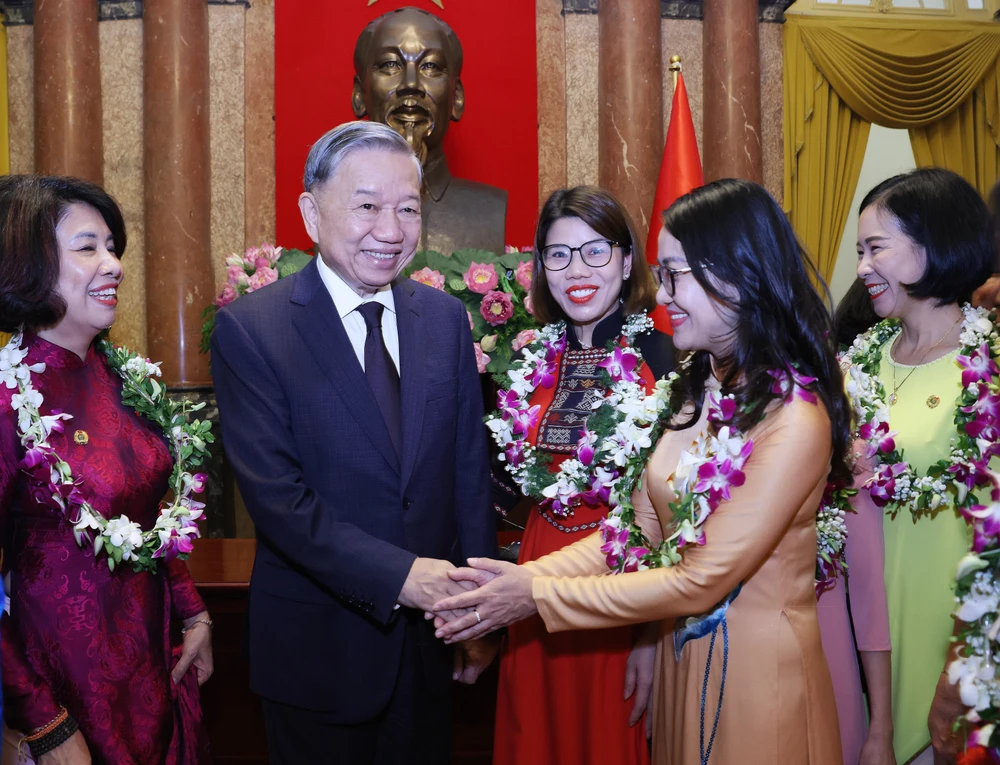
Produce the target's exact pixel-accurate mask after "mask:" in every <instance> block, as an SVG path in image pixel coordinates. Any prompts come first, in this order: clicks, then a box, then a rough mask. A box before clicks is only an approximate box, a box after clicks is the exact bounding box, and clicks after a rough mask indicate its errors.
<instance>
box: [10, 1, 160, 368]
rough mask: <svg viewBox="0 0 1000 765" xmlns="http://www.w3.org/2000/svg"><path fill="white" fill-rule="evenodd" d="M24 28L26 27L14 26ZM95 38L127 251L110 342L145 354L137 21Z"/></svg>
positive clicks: (109, 171)
mask: <svg viewBox="0 0 1000 765" xmlns="http://www.w3.org/2000/svg"><path fill="white" fill-rule="evenodd" d="M18 28H19V29H30V27H18ZM97 29H98V34H99V35H100V40H101V112H102V122H103V129H104V187H105V188H106V189H107V191H108V193H110V194H111V195H112V196H113V197H114V198H115V199H117V200H118V204H119V205H120V206H121V208H122V213H123V214H124V216H125V230H126V231H127V232H128V247H127V248H126V250H125V257H124V259H123V261H122V265H123V267H124V270H125V282H124V283H123V285H122V288H121V290H120V291H119V293H118V312H117V316H116V319H115V326H114V328H113V329H112V338H113V339H114V341H115V342H117V343H121V344H123V345H126V346H128V347H129V348H134V349H136V350H138V351H141V352H143V353H145V351H146V268H145V255H146V248H145V244H146V242H145V227H144V221H143V177H142V67H139V66H136V65H135V62H137V61H142V21H141V20H140V19H129V20H128V21H116V22H114V23H110V24H109V23H102V24H98V25H97Z"/></svg>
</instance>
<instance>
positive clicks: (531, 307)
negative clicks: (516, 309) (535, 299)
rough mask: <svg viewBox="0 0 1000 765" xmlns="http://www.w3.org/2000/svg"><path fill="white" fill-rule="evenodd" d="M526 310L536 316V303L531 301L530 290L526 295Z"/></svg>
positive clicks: (530, 314) (529, 314)
mask: <svg viewBox="0 0 1000 765" xmlns="http://www.w3.org/2000/svg"><path fill="white" fill-rule="evenodd" d="M524 310H525V311H527V312H528V316H534V315H535V311H534V304H533V303H532V302H531V293H530V292H529V293H528V294H527V295H525V296H524Z"/></svg>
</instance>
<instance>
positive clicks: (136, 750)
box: [0, 176, 212, 765]
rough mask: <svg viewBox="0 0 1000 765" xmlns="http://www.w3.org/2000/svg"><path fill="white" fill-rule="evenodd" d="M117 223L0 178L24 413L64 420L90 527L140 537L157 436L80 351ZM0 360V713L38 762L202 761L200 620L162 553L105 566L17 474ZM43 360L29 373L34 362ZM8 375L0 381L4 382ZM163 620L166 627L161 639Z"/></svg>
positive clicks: (148, 518) (90, 353)
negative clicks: (116, 526)
mask: <svg viewBox="0 0 1000 765" xmlns="http://www.w3.org/2000/svg"><path fill="white" fill-rule="evenodd" d="M124 249H125V226H124V221H123V219H122V214H121V211H120V210H119V208H118V206H117V204H115V202H114V200H113V199H112V198H111V197H110V196H109V195H108V194H106V193H105V192H104V191H103V190H101V189H100V188H98V187H97V186H93V185H92V184H89V183H85V182H83V181H77V180H75V179H70V178H49V177H37V176H8V177H6V178H3V179H0V331H5V332H15V331H17V330H18V328H19V327H22V326H23V327H24V336H23V340H22V343H21V346H20V347H21V348H26V350H27V357H26V358H25V359H24V361H23V364H22V365H21V366H22V367H23V366H24V365H32V366H34V370H33V373H32V374H31V385H32V387H33V388H34V389H35V390H36V391H37V392H38V393H40V394H41V395H42V398H43V403H42V404H41V407H40V413H41V414H42V415H50V414H53V413H56V412H59V411H61V412H64V413H66V414H69V415H71V416H72V419H69V420H67V421H66V422H65V427H64V428H63V429H62V431H61V432H56V431H53V432H52V433H51V435H49V438H48V440H49V443H50V444H51V446H52V447H53V448H54V450H55V453H56V454H57V455H58V457H59V458H61V459H62V460H64V461H65V462H66V463H68V465H69V466H70V468H71V470H72V474H73V476H74V477H76V478H78V479H79V484H78V489H79V491H80V492H82V494H83V496H84V498H85V499H86V500H87V501H88V502H89V503H90V505H91V506H93V508H95V509H96V510H97V511H99V512H100V513H101V514H102V515H103V516H104V517H105V518H109V519H110V518H112V517H114V516H122V515H125V516H128V519H129V520H131V521H134V522H137V523H138V524H139V525H140V526H141V527H142V528H143V529H151V528H152V527H153V524H154V523H155V521H156V519H157V515H158V505H159V502H160V499H161V498H162V497H163V496H164V494H165V493H166V491H167V482H168V478H169V476H170V474H171V471H172V468H173V461H172V458H171V455H170V452H169V450H168V448H167V445H166V441H165V440H164V437H163V432H162V430H161V429H160V428H159V427H158V426H156V425H154V424H153V423H151V422H149V421H148V420H146V419H145V418H143V417H140V416H139V415H137V414H136V413H135V412H134V411H133V410H132V409H130V408H126V407H125V406H124V405H123V404H122V400H121V394H122V381H121V378H120V377H119V376H118V375H117V374H116V373H115V372H114V371H113V370H112V369H110V368H109V367H108V365H107V363H106V361H105V357H104V354H103V353H101V352H100V351H98V350H97V349H96V347H95V343H94V341H95V338H96V337H97V335H98V334H99V333H100V332H101V331H103V330H105V329H107V328H108V327H110V326H111V323H112V321H113V320H114V317H115V306H116V304H117V291H118V287H119V285H120V284H121V281H122V277H123V272H122V265H121V262H120V260H119V258H120V256H121V254H122V252H123V251H124ZM5 351H6V356H3V355H0V522H2V526H3V571H4V574H6V575H9V576H10V593H9V596H10V614H9V616H5V617H4V618H3V619H2V620H0V665H2V677H3V696H4V714H5V716H6V721H7V724H8V725H9V726H10V727H11V728H12V729H14V730H15V731H19V732H20V733H22V734H24V735H25V736H26V737H27V745H28V747H29V748H30V750H31V753H32V755H33V756H34V758H35V760H36V761H37V763H38V765H50V764H51V765H87V764H88V763H102V764H106V765H153V764H154V763H169V765H194V764H195V763H204V762H208V761H209V760H210V758H209V755H208V747H207V736H206V735H205V731H204V729H203V727H202V725H201V719H200V717H201V714H200V709H199V704H198V686H199V685H200V683H202V682H204V681H205V680H206V679H207V678H208V676H209V675H210V674H211V672H212V652H211V620H210V619H209V616H208V613H207V611H206V610H205V605H204V603H203V602H202V600H201V598H200V597H199V596H198V593H197V591H196V590H195V586H194V583H193V581H192V580H191V576H190V575H189V574H188V572H187V568H186V566H185V565H184V563H182V562H181V561H180V560H177V559H173V560H171V561H169V562H166V563H164V562H163V561H162V560H161V561H160V562H159V564H158V566H157V569H156V572H155V573H150V572H148V571H147V572H143V573H137V572H135V571H134V570H133V568H132V566H131V565H129V563H128V562H126V561H123V562H122V563H121V564H120V565H118V566H117V567H116V568H115V569H114V570H113V571H112V570H110V569H109V565H108V560H107V558H106V557H105V555H103V554H102V555H97V554H95V550H94V547H93V546H92V545H87V544H85V545H84V546H83V547H80V546H78V545H77V543H76V541H75V539H74V533H73V524H72V523H71V522H70V521H69V520H68V519H67V518H66V516H65V515H64V513H63V511H62V509H61V508H60V507H59V506H58V504H56V503H55V502H54V500H53V498H52V493H51V490H50V488H49V486H48V485H42V484H41V483H40V482H38V481H37V479H35V478H32V477H29V475H28V474H27V473H26V472H25V471H24V468H26V467H27V466H28V464H27V463H28V462H30V460H29V461H24V460H25V448H24V447H23V446H22V443H21V438H20V435H19V427H21V426H20V425H19V422H18V416H17V414H16V413H15V411H14V406H13V402H12V398H13V396H14V395H16V394H18V389H17V387H16V385H15V386H13V387H12V386H11V385H10V383H11V382H13V380H10V379H8V380H6V381H7V383H8V384H7V385H4V384H3V382H4V376H3V372H4V371H5V364H4V362H5V360H6V363H7V371H9V369H10V358H11V356H10V349H5ZM39 364H44V370H41V369H39V368H38V366H37V365H39ZM8 377H9V376H8ZM173 622H179V623H180V624H178V626H182V625H183V627H184V633H183V634H184V638H183V646H176V647H175V646H172V644H171V639H170V628H171V624H172V623H173Z"/></svg>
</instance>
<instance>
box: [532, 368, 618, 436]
mask: <svg viewBox="0 0 1000 765" xmlns="http://www.w3.org/2000/svg"><path fill="white" fill-rule="evenodd" d="M607 355H608V352H607V350H606V349H605V348H583V349H570V348H567V349H566V350H565V351H564V352H563V354H562V359H560V363H559V377H558V379H557V380H556V390H555V394H554V395H553V397H552V405H551V406H549V408H548V410H547V411H546V412H545V415H544V416H543V417H542V422H541V424H540V425H539V426H538V441H537V448H539V449H542V450H544V451H547V452H551V453H553V454H574V453H575V452H576V444H577V442H578V441H579V440H580V434H581V433H582V432H583V429H584V427H585V425H586V424H587V418H588V417H589V416H590V415H591V414H592V413H593V411H594V404H595V403H597V402H598V401H601V400H602V399H603V398H604V396H605V393H606V391H605V390H604V387H603V385H602V384H601V380H600V371H601V370H600V369H599V368H598V366H597V365H598V364H599V363H600V362H602V361H604V359H605V358H606V357H607Z"/></svg>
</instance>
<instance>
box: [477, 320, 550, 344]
mask: <svg viewBox="0 0 1000 765" xmlns="http://www.w3.org/2000/svg"><path fill="white" fill-rule="evenodd" d="M470 315H471V314H470ZM536 334H537V333H536V332H535V330H533V329H522V330H521V331H520V332H518V333H517V337H515V338H514V339H513V340H511V343H510V347H511V348H512V349H513V350H514V351H515V352H517V351H519V350H521V349H522V348H523V347H524V346H526V345H529V344H531V343H533V342H535V336H536Z"/></svg>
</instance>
